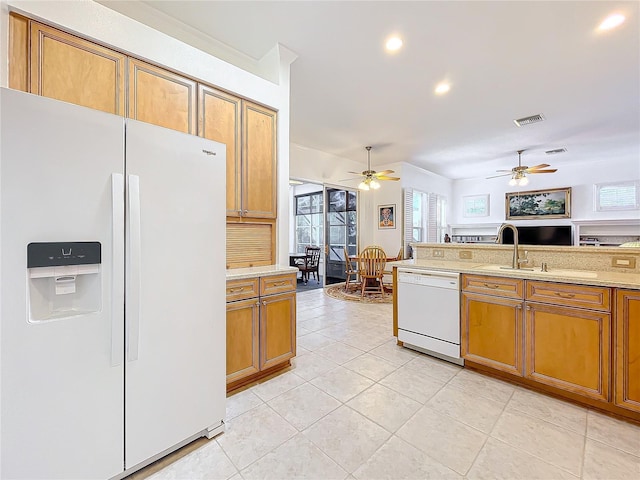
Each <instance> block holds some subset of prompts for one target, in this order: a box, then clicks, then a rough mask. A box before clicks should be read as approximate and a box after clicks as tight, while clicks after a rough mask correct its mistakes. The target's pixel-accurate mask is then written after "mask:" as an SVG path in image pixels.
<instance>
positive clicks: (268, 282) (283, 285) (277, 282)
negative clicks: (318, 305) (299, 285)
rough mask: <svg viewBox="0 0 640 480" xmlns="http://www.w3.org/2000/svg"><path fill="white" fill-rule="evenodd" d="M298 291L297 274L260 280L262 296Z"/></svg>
mask: <svg viewBox="0 0 640 480" xmlns="http://www.w3.org/2000/svg"><path fill="white" fill-rule="evenodd" d="M295 289H296V274H295V273H287V274H285V275H273V276H270V277H261V278H260V296H262V295H272V294H274V293H282V292H291V291H294V290H295Z"/></svg>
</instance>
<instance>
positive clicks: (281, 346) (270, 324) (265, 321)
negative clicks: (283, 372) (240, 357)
mask: <svg viewBox="0 0 640 480" xmlns="http://www.w3.org/2000/svg"><path fill="white" fill-rule="evenodd" d="M261 304H262V305H261V306H260V369H261V370H264V369H266V368H270V367H273V366H276V365H278V364H280V363H283V362H286V361H287V360H289V359H290V358H292V357H294V356H295V354H296V294H295V293H294V292H291V293H283V294H280V295H271V296H268V297H263V298H261Z"/></svg>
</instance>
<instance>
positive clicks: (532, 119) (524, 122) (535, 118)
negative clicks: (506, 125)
mask: <svg viewBox="0 0 640 480" xmlns="http://www.w3.org/2000/svg"><path fill="white" fill-rule="evenodd" d="M543 120H544V117H543V116H542V114H541V113H539V114H537V115H531V116H530V117H524V118H518V119H517V120H514V121H513V123H515V124H516V126H517V127H521V126H523V125H531V124H532V123H538V122H541V121H543Z"/></svg>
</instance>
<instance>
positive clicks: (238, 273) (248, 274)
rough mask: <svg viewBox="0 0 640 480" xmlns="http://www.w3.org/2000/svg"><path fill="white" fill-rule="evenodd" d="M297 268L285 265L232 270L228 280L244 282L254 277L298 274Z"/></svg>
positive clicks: (228, 274) (228, 272)
mask: <svg viewBox="0 0 640 480" xmlns="http://www.w3.org/2000/svg"><path fill="white" fill-rule="evenodd" d="M298 271H299V270H298V268H297V267H290V266H288V265H287V266H284V265H265V266H262V267H247V268H232V269H229V270H227V280H242V279H245V278H253V277H268V276H271V275H284V274H287V273H294V272H296V273H297V272H298Z"/></svg>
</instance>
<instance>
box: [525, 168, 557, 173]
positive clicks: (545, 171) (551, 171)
mask: <svg viewBox="0 0 640 480" xmlns="http://www.w3.org/2000/svg"><path fill="white" fill-rule="evenodd" d="M557 171H558V169H557V168H552V169H550V170H534V171H533V172H527V173H531V174H534V173H553V172H557Z"/></svg>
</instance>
